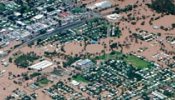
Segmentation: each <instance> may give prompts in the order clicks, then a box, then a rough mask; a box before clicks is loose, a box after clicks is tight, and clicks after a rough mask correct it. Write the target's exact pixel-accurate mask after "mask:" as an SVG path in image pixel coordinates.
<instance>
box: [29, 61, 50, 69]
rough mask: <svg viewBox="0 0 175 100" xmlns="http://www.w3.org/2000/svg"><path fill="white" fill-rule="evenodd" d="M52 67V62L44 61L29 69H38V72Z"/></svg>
mask: <svg viewBox="0 0 175 100" xmlns="http://www.w3.org/2000/svg"><path fill="white" fill-rule="evenodd" d="M51 65H53V63H52V62H50V61H47V60H44V61H42V62H39V63H37V64H34V65H32V66H30V67H29V68H31V69H36V70H41V69H45V68H47V67H49V66H51Z"/></svg>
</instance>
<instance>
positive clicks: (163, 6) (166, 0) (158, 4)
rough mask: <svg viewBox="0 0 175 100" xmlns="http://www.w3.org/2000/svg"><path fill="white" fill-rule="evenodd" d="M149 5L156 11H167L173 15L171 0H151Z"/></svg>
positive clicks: (174, 13) (173, 6) (174, 12)
mask: <svg viewBox="0 0 175 100" xmlns="http://www.w3.org/2000/svg"><path fill="white" fill-rule="evenodd" d="M149 7H151V8H152V9H154V10H156V11H157V12H158V13H168V14H173V15H175V5H174V3H173V0H153V2H152V4H151V5H149Z"/></svg>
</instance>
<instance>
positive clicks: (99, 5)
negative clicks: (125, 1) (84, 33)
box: [87, 1, 112, 10]
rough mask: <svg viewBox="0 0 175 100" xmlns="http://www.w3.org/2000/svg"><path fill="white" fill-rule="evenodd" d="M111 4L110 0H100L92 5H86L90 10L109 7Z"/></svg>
mask: <svg viewBox="0 0 175 100" xmlns="http://www.w3.org/2000/svg"><path fill="white" fill-rule="evenodd" d="M111 6H112V3H111V2H110V1H101V2H98V3H95V4H94V5H89V6H87V8H88V9H90V10H94V9H99V10H100V9H105V8H109V7H111Z"/></svg>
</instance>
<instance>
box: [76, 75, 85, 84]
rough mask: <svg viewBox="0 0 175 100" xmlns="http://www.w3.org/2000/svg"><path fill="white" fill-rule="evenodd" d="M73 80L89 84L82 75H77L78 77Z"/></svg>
mask: <svg viewBox="0 0 175 100" xmlns="http://www.w3.org/2000/svg"><path fill="white" fill-rule="evenodd" d="M73 80H76V81H77V82H84V83H87V82H88V81H87V80H86V79H84V78H83V77H82V76H81V75H77V76H75V77H73Z"/></svg>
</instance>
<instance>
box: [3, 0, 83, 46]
mask: <svg viewBox="0 0 175 100" xmlns="http://www.w3.org/2000/svg"><path fill="white" fill-rule="evenodd" d="M22 2H23V3H24V5H26V6H30V5H31V4H32V3H29V4H28V3H27V2H24V1H23V0H22ZM47 2H49V3H47ZM47 2H45V1H44V0H41V1H35V3H34V4H32V6H33V7H32V8H28V9H27V10H26V11H24V12H23V11H21V10H23V9H22V8H21V7H22V5H21V4H20V3H18V2H16V1H8V2H7V1H2V3H4V4H5V5H6V6H5V7H6V10H5V11H4V12H2V15H0V17H1V19H0V25H1V28H0V34H3V35H1V36H0V46H4V45H8V43H9V42H10V41H11V40H24V41H25V40H26V39H28V38H31V37H32V36H35V35H38V34H43V33H46V32H47V33H50V32H52V31H53V30H55V29H56V28H57V27H59V26H62V25H66V24H68V23H71V22H74V21H76V20H80V19H81V18H82V17H85V15H83V14H73V13H72V12H71V9H72V5H74V2H68V3H65V1H64V2H63V1H62V0H58V1H47ZM24 10H25V9H24Z"/></svg>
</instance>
